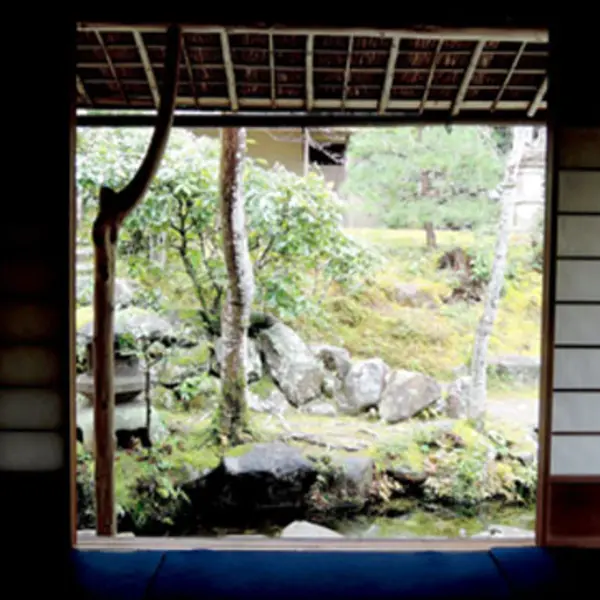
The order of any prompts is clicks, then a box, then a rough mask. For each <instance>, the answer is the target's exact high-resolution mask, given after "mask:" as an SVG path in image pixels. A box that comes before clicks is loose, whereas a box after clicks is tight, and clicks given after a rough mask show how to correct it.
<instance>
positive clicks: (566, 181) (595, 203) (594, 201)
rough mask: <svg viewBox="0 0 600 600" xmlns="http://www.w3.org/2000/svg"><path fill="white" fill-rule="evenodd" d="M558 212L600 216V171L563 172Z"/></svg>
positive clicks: (560, 179) (560, 176)
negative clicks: (597, 214)
mask: <svg viewBox="0 0 600 600" xmlns="http://www.w3.org/2000/svg"><path fill="white" fill-rule="evenodd" d="M558 210H561V211H569V212H597V213H599V214H600V171H598V172H595V171H562V172H561V173H560V174H559V192H558Z"/></svg>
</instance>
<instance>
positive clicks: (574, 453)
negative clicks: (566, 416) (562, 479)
mask: <svg viewBox="0 0 600 600" xmlns="http://www.w3.org/2000/svg"><path fill="white" fill-rule="evenodd" d="M550 459H551V461H550V474H551V475H583V476H589V475H600V435H553V436H552V451H551V453H550Z"/></svg>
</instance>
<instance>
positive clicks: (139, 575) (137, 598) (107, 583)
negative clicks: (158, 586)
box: [72, 550, 164, 600]
mask: <svg viewBox="0 0 600 600" xmlns="http://www.w3.org/2000/svg"><path fill="white" fill-rule="evenodd" d="M163 556H164V552H162V551H144V550H139V551H134V552H103V551H100V550H79V551H74V552H73V557H72V564H73V567H74V572H75V585H76V588H77V592H78V594H77V597H78V598H90V599H91V598H97V599H98V600H100V599H103V600H104V599H106V600H108V599H110V600H142V599H143V598H145V597H146V593H147V591H148V588H149V586H150V582H151V580H152V577H153V576H154V575H155V574H156V571H157V569H158V566H159V565H160V563H161V561H162V560H163Z"/></svg>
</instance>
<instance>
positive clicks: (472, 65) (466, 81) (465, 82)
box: [450, 41, 485, 117]
mask: <svg viewBox="0 0 600 600" xmlns="http://www.w3.org/2000/svg"><path fill="white" fill-rule="evenodd" d="M484 47H485V42H484V41H479V42H477V45H476V46H475V50H473V54H472V56H471V60H470V62H469V66H468V67H467V70H466V71H465V75H464V77H463V79H462V81H461V83H460V87H459V88H458V93H457V94H456V99H455V100H454V104H453V106H452V110H451V111H450V112H451V114H452V116H453V117H455V116H456V115H458V113H459V112H460V109H461V105H462V101H463V100H464V99H465V96H466V95H467V91H468V89H469V85H470V84H471V79H473V75H474V74H475V71H476V69H477V65H478V64H479V59H480V58H481V53H482V52H483V49H484Z"/></svg>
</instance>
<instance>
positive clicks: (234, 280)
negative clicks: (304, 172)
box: [216, 128, 254, 446]
mask: <svg viewBox="0 0 600 600" xmlns="http://www.w3.org/2000/svg"><path fill="white" fill-rule="evenodd" d="M221 146H222V147H221V226H222V231H223V254H224V258H225V265H226V268H227V276H228V285H227V296H226V299H225V303H224V305H223V310H222V316H221V338H222V342H223V353H224V355H223V361H222V366H221V383H222V386H223V391H222V398H221V405H220V407H219V410H218V411H217V423H216V426H217V427H216V430H217V434H218V443H219V445H221V446H235V445H238V444H243V443H245V442H247V441H249V439H250V438H251V435H250V430H249V425H248V415H247V410H248V408H247V406H248V402H247V396H248V386H247V377H246V372H247V369H246V360H247V345H248V327H249V324H250V310H251V307H252V297H253V295H254V277H253V272H252V263H251V261H250V252H249V250H248V238H247V233H246V218H245V213H244V197H243V191H242V176H243V168H244V155H245V151H246V131H245V130H244V129H233V128H227V129H223V130H222V135H221Z"/></svg>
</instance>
